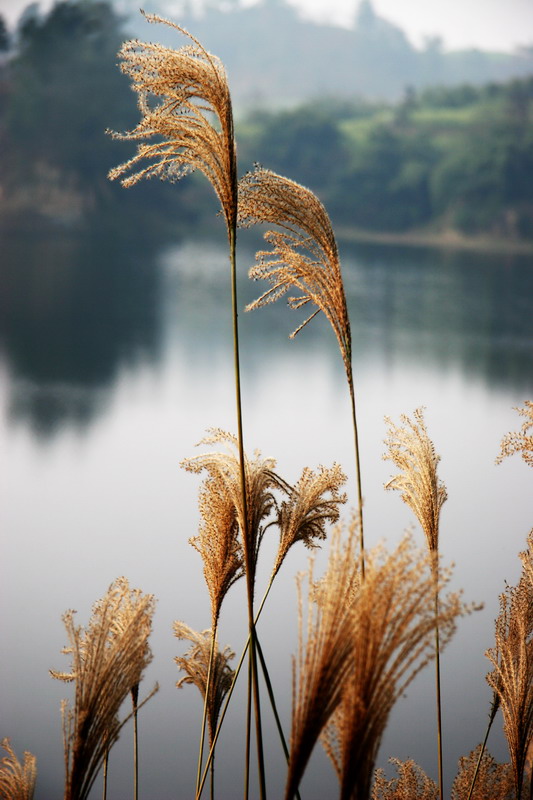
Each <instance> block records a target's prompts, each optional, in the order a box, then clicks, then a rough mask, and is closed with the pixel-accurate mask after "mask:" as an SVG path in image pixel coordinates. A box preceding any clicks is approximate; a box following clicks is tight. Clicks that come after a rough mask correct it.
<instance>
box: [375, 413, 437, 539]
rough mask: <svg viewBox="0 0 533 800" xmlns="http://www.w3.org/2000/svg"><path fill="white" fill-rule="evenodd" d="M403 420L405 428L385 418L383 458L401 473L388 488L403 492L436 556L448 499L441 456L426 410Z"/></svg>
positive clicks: (403, 415) (387, 484)
mask: <svg viewBox="0 0 533 800" xmlns="http://www.w3.org/2000/svg"><path fill="white" fill-rule="evenodd" d="M400 419H401V422H402V423H403V426H399V425H395V424H394V423H393V422H392V420H391V419H389V417H385V422H386V423H387V425H388V428H389V430H388V437H387V439H386V440H385V444H386V445H387V448H388V450H387V452H386V453H385V454H384V456H383V458H384V459H385V460H389V461H392V462H393V464H394V465H395V466H396V467H397V468H398V469H399V470H400V472H399V473H398V474H397V475H395V476H394V477H393V478H391V479H390V481H388V483H386V484H385V488H386V489H397V490H398V491H400V492H401V498H402V500H403V501H404V503H406V504H407V505H408V506H409V508H410V509H411V510H412V511H413V512H414V514H415V516H416V518H417V519H418V521H419V523H420V525H421V526H422V530H423V531H424V533H425V535H426V540H427V544H428V548H429V550H430V551H431V552H432V553H435V554H436V553H437V552H438V549H439V518H440V511H441V508H442V506H443V503H444V502H445V501H446V499H447V496H448V494H447V491H446V487H445V485H444V483H443V482H442V481H441V480H440V479H439V478H438V476H437V465H438V463H439V461H440V456H438V455H437V454H436V452H435V447H434V445H433V442H432V441H431V439H430V438H429V436H428V432H427V429H426V424H425V422H424V413H423V409H422V408H418V409H416V411H415V412H414V414H413V418H412V419H409V417H407V416H406V415H405V414H402V416H401V418H400Z"/></svg>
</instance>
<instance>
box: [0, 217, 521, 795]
mask: <svg viewBox="0 0 533 800" xmlns="http://www.w3.org/2000/svg"><path fill="white" fill-rule="evenodd" d="M256 244H257V240H255V239H253V238H252V236H251V235H249V234H248V233H246V235H245V234H243V235H242V236H241V239H240V246H239V274H240V276H241V277H240V279H239V283H240V286H239V293H240V306H241V308H243V307H244V305H245V304H246V302H249V301H250V300H251V299H253V298H254V297H255V296H257V295H258V294H259V293H260V292H261V291H262V287H261V286H260V285H256V284H253V283H252V282H250V281H248V279H247V277H246V274H247V268H248V267H249V266H251V264H252V263H253V261H254V253H255V249H256ZM340 251H341V258H342V264H343V273H344V279H345V287H346V293H347V298H348V305H349V310H350V315H351V322H352V336H353V349H354V358H353V363H354V372H355V382H356V392H357V399H358V415H359V427H360V439H361V448H362V451H361V463H362V479H363V493H364V497H365V515H366V517H365V518H366V531H365V535H366V541H367V544H368V546H370V547H372V546H374V545H375V544H377V543H378V542H380V541H383V540H385V541H386V542H387V543H388V544H389V545H391V546H393V545H395V544H396V543H397V542H398V541H399V539H400V538H401V536H402V535H403V532H404V530H405V529H406V528H408V527H409V526H410V525H412V526H413V528H414V531H415V536H416V537H417V538H418V539H419V541H420V544H421V545H423V543H424V542H423V537H422V533H421V531H420V529H419V527H418V526H417V525H416V524H415V521H414V519H413V516H412V514H411V513H410V512H409V509H407V507H406V506H404V505H403V504H402V502H401V499H400V498H399V496H398V494H397V493H393V492H385V491H384V490H383V484H384V483H385V482H386V481H387V479H388V478H389V477H390V475H391V474H392V472H393V468H392V465H391V464H390V462H385V461H383V460H382V453H383V450H384V445H383V439H384V437H385V425H384V416H385V415H388V416H390V417H392V418H393V419H394V420H395V421H397V420H398V418H399V416H400V414H402V413H407V414H412V412H413V411H414V409H416V408H418V407H420V406H425V408H426V412H425V416H426V422H427V426H428V430H429V433H430V436H431V437H432V439H433V441H434V442H435V445H436V449H437V452H438V453H439V454H440V455H441V462H440V465H439V468H440V476H441V478H442V479H443V480H444V481H445V483H446V485H447V488H448V494H449V499H448V501H447V503H446V504H445V506H444V508H443V512H442V518H441V534H440V535H441V540H440V541H441V549H442V553H443V557H444V561H445V563H450V562H455V565H456V566H455V572H454V579H453V587H454V588H458V587H462V588H463V589H464V597H465V599H466V600H468V601H476V602H483V603H484V604H485V606H484V609H483V610H482V611H479V612H477V613H475V614H472V615H471V616H469V617H466V618H464V619H462V620H460V622H459V626H458V632H457V634H456V637H455V639H454V640H453V642H452V643H451V644H450V645H449V647H448V648H447V650H446V651H445V652H444V655H443V657H442V681H443V723H444V758H445V765H446V787H445V794H448V796H449V791H450V787H451V781H452V779H453V775H454V774H455V771H456V765H457V760H458V758H459V757H460V756H461V755H467V754H468V753H469V752H470V751H471V750H472V749H473V748H474V747H475V746H476V745H477V744H478V743H479V742H480V741H481V740H482V738H483V735H484V732H485V727H486V722H487V714H488V710H489V704H490V698H491V693H490V690H489V687H488V685H487V684H486V681H485V675H486V673H487V671H488V670H489V662H488V660H487V659H486V657H485V655H484V652H485V650H486V649H487V648H488V647H490V646H492V644H493V623H494V619H495V617H496V615H497V613H498V595H499V594H500V593H501V592H502V591H503V589H504V587H505V582H506V581H507V582H509V583H511V584H512V583H515V582H516V581H517V579H518V576H519V572H520V561H519V558H518V553H519V551H520V550H523V549H524V548H525V544H526V537H527V534H528V532H529V531H530V529H531V527H532V525H533V506H532V502H531V499H532V481H533V473H532V471H531V469H530V468H528V467H527V465H526V464H525V463H524V462H523V461H522V460H521V459H520V458H519V457H518V456H513V457H512V458H509V459H506V461H504V462H503V464H501V465H500V466H495V464H494V459H495V457H496V455H497V453H498V451H499V443H500V441H501V438H502V436H503V435H504V434H505V433H506V432H508V431H511V430H517V429H518V428H519V426H520V424H521V422H522V418H521V417H520V416H519V415H518V414H517V413H516V411H514V410H513V407H516V406H522V405H523V404H524V401H525V400H527V399H533V369H532V368H533V259H532V257H531V256H527V255H513V254H502V253H490V252H489V253H474V252H458V251H452V250H442V251H439V250H430V249H415V248H392V247H383V246H377V245H374V246H372V245H364V246H363V245H354V244H350V245H348V244H344V243H343V242H340ZM1 252H2V258H1V263H0V271H1V273H0V280H1V288H0V312H1V313H0V335H1V350H0V431H1V432H0V437H1V444H0V447H1V454H2V455H1V459H2V465H3V468H2V501H1V504H0V521H1V532H2V533H1V554H0V563H1V583H0V587H1V588H0V598H1V608H2V613H1V622H0V633H1V641H2V654H1V660H0V687H1V688H0V704H1V711H0V720H1V722H0V737H3V736H9V737H10V738H11V740H12V744H13V745H14V747H15V749H16V751H17V754H18V755H19V757H21V758H22V754H23V751H24V750H30V751H31V752H33V753H34V754H36V755H37V759H38V780H37V793H36V798H37V800H52V799H53V798H60V797H61V796H62V786H63V755H62V741H61V721H60V701H61V698H62V697H71V696H72V687H70V686H69V685H67V684H60V683H59V682H57V681H53V680H52V679H51V678H50V676H49V672H48V671H49V669H51V668H52V669H57V670H67V669H68V666H69V657H68V656H66V655H62V654H61V650H62V648H63V647H64V646H65V645H66V643H67V642H66V635H65V631H64V628H63V625H62V621H61V616H62V614H63V613H64V612H65V611H66V610H67V609H76V610H77V612H78V614H77V621H78V622H79V623H80V624H86V622H87V621H88V618H89V614H90V609H91V606H92V604H93V602H94V601H95V600H97V599H98V598H100V597H102V596H103V594H104V593H105V592H106V590H107V588H108V586H109V584H110V583H111V582H112V581H113V580H114V579H115V578H116V577H118V576H120V575H125V576H126V577H127V578H128V579H129V581H130V584H131V585H132V586H134V587H139V588H141V589H142V590H143V591H144V592H148V593H153V594H154V595H155V596H156V597H157V601H158V602H157V611H156V616H155V624H154V632H153V636H152V640H151V643H152V650H153V653H154V659H153V662H152V664H151V665H150V667H149V669H148V672H147V675H146V678H145V681H144V683H143V685H142V687H141V696H142V695H144V694H147V693H148V692H149V691H150V689H151V688H152V686H153V684H154V683H155V682H156V681H158V682H159V684H160V687H161V688H160V691H159V693H158V694H157V695H156V696H155V697H154V698H153V699H152V700H151V701H150V702H149V703H148V705H147V706H146V707H145V708H144V709H143V710H142V712H141V715H140V752H141V755H140V797H141V798H143V797H144V798H150V800H171V798H178V799H181V798H187V797H192V794H193V786H194V778H195V770H196V758H197V741H198V730H199V722H200V713H201V703H200V698H199V693H198V691H197V689H196V688H195V687H191V686H188V687H185V688H183V689H180V690H178V689H176V688H175V682H176V680H177V679H178V677H180V675H179V673H178V669H177V667H176V665H175V663H174V661H173V659H174V657H175V656H176V655H177V654H180V653H182V652H183V651H184V649H186V648H185V646H184V643H183V642H179V641H177V640H176V639H175V638H174V637H173V635H172V622H173V620H176V619H180V620H183V621H185V622H186V623H187V624H189V625H190V626H192V627H193V628H195V629H198V630H202V629H205V628H207V627H208V626H209V624H210V607H209V600H208V594H207V591H206V588H205V584H204V581H203V574H202V564H201V562H200V558H199V556H198V554H197V553H196V551H195V550H193V548H192V547H191V546H190V545H189V544H188V539H189V537H191V536H194V535H195V533H196V531H197V526H198V519H199V514H198V508H197V492H198V488H199V485H200V477H199V476H195V475H191V474H189V473H187V472H185V471H184V470H183V469H182V468H181V467H180V462H181V461H182V459H184V458H187V457H189V456H192V455H194V454H195V453H196V452H198V450H196V449H195V445H196V444H197V443H198V442H199V440H200V439H202V437H203V436H204V435H205V432H206V430H207V429H208V428H210V427H219V428H222V429H224V430H228V431H231V432H235V430H236V423H235V412H234V384H233V371H232V370H233V355H232V339H231V317H230V296H229V280H228V273H229V270H228V260H227V252H226V248H225V234H224V232H223V230H222V229H221V231H220V235H219V236H218V237H217V235H216V234H215V235H214V236H213V238H212V239H209V238H201V239H200V238H199V239H195V238H193V237H191V239H190V240H186V241H182V242H179V243H174V244H171V245H168V246H165V247H161V248H159V249H150V248H148V246H147V247H144V248H143V247H140V246H138V245H135V246H133V247H128V246H127V245H125V244H124V243H123V242H117V241H115V242H110V241H105V240H104V241H99V240H90V241H86V240H79V239H72V238H68V237H65V236H59V235H58V236H55V237H50V236H49V237H41V238H36V237H28V236H26V237H22V236H21V237H19V238H14V237H12V238H8V237H4V239H3V241H2V242H1ZM300 321H301V318H300V317H299V316H298V314H297V313H296V312H294V311H291V310H290V309H288V308H287V307H286V305H285V303H284V302H283V301H282V302H279V303H277V304H275V305H272V306H270V307H268V308H266V309H262V310H259V311H255V312H253V313H249V314H244V313H242V314H241V315H240V325H241V344H242V353H241V359H242V395H243V406H244V435H245V444H246V449H247V450H248V452H250V453H251V452H253V451H254V450H255V449H258V450H260V451H261V453H262V454H263V455H264V456H272V457H274V458H275V459H276V461H277V468H278V471H279V473H280V474H281V475H282V476H283V477H284V478H285V479H286V480H288V481H290V482H295V481H296V480H297V479H298V477H299V475H300V473H301V471H302V469H303V467H304V466H309V467H312V468H315V467H317V466H318V465H320V464H324V465H326V466H328V465H331V464H332V463H333V462H334V461H337V462H339V463H340V464H341V465H342V467H343V468H344V470H345V472H346V473H347V476H348V483H347V491H348V494H349V505H350V506H353V505H354V504H355V481H354V466H353V454H352V438H351V427H350V425H351V421H350V410H349V399H348V393H347V389H346V383H345V376H344V371H343V365H342V360H341V358H340V354H339V352H338V348H337V344H336V340H335V338H334V336H333V333H332V331H331V329H330V328H329V325H328V323H327V322H326V321H325V320H324V319H322V318H321V317H320V316H319V317H317V318H315V319H314V320H313V321H312V323H311V324H310V325H309V326H308V327H307V328H306V329H305V330H303V331H302V332H301V333H300V334H299V335H298V336H297V337H296V339H295V340H293V341H290V340H289V339H288V334H289V333H290V332H291V331H292V330H293V329H294V328H295V327H297V325H298V324H299V322H300ZM343 513H344V516H345V518H348V517H349V508H346V510H345V511H344V512H343ZM275 549H276V542H275V541H270V540H269V539H268V537H266V539H265V544H264V548H263V551H262V555H261V558H260V570H259V578H258V589H257V596H258V597H260V596H262V590H263V587H264V585H265V581H266V578H267V576H268V574H269V572H270V568H271V564H272V559H273V556H274V553H275ZM327 552H328V545H327V543H326V545H325V547H324V548H323V550H322V551H321V552H320V553H319V555H318V558H317V566H316V570H317V574H319V572H320V570H321V569H322V568H323V566H324V564H325V559H326V557H327ZM307 563H308V552H307V551H306V550H305V549H304V548H302V547H294V548H293V549H292V550H291V552H290V555H289V557H288V558H287V560H286V562H285V564H284V567H283V569H282V572H281V574H280V576H279V579H278V581H277V585H276V584H275V585H274V589H273V591H272V594H271V597H270V598H269V602H268V604H267V605H266V607H265V610H264V612H263V615H262V618H261V621H260V624H259V636H260V638H261V641H262V644H263V649H264V651H265V653H266V654H267V660H268V663H269V667H270V670H271V676H272V680H273V684H274V688H275V691H276V694H277V697H278V700H279V706H280V708H281V710H282V716H283V721H284V723H285V726H286V728H287V731H289V727H290V725H289V720H290V705H291V670H292V666H291V657H292V655H293V654H295V653H296V637H297V597H296V587H295V580H294V578H295V575H296V574H297V573H298V572H299V571H301V570H304V569H306V567H307ZM245 620H246V603H245V595H244V584H243V583H242V582H241V583H238V584H237V585H236V586H234V587H233V588H232V589H231V591H230V593H229V595H228V597H227V599H226V601H225V603H224V605H223V607H222V619H221V629H220V635H219V639H220V643H221V645H225V644H229V645H231V647H232V649H234V650H235V651H236V652H237V653H238V654H239V653H240V651H241V648H242V645H243V643H244V638H245ZM240 683H242V684H243V685H244V682H243V681H241V682H240ZM243 685H241V687H240V690H239V692H238V696H237V698H236V702H235V703H234V705H233V706H232V710H231V712H230V714H229V717H228V720H227V727H225V733H223V735H222V737H221V741H220V745H219V749H218V751H217V797H219V798H221V800H233V798H237V797H239V796H241V795H242V787H243V753H244V701H243V696H244V688H243ZM433 687H434V672H433V668H432V667H429V668H428V669H427V670H426V671H425V672H423V673H422V674H421V675H419V676H418V678H417V679H416V680H415V681H414V683H413V684H412V685H411V686H410V687H409V689H408V691H407V694H406V697H405V698H402V699H401V700H400V701H399V702H398V704H397V706H396V707H395V709H394V711H393V714H392V717H391V720H390V724H389V726H388V729H387V732H386V735H385V738H384V741H383V743H382V747H381V751H380V757H379V764H380V765H381V766H386V765H387V760H388V758H389V757H391V756H394V757H398V758H401V759H405V758H408V757H411V758H414V759H415V760H416V761H417V762H418V763H419V764H420V765H421V766H422V767H423V768H424V769H425V770H426V771H427V772H428V773H429V774H430V775H431V776H432V777H435V776H436V743H435V709H434V688H433ZM264 715H265V723H264V724H265V729H266V747H267V764H268V776H267V781H268V791H269V796H270V797H273V798H276V797H277V798H279V797H280V796H282V789H283V785H284V779H285V767H284V764H283V756H282V752H281V748H280V746H279V743H278V740H277V734H276V733H275V730H274V725H273V721H272V718H271V714H270V711H269V708H268V707H267V700H266V698H265V702H264ZM131 736H132V734H131V728H129V727H126V728H125V729H124V730H123V732H122V735H121V739H120V741H119V743H118V745H117V747H116V748H115V750H113V753H112V756H111V760H110V768H109V781H110V784H109V791H108V797H110V798H117V800H124V798H127V797H130V796H131V795H132V791H131V785H132V779H131V767H130V765H131V758H130V749H131ZM489 750H490V751H491V752H492V754H493V755H494V756H495V757H497V758H498V759H499V760H507V758H508V756H507V752H506V746H505V742H504V739H503V736H502V733H501V718H500V717H498V718H497V722H496V724H495V726H494V731H493V733H492V734H491V738H490V739H489ZM253 785H254V793H253V794H252V796H253V797H255V796H256V795H255V784H253ZM336 791H337V790H336V778H335V775H334V773H333V770H332V768H331V766H330V764H329V762H328V760H327V758H326V757H325V756H324V754H323V752H322V751H321V748H320V746H318V747H317V748H316V752H315V755H314V757H313V760H312V762H311V764H310V766H309V769H308V773H307V776H306V779H305V780H304V782H303V784H302V797H304V798H307V800H323V798H326V797H335V796H336ZM93 796H94V797H100V796H101V783H100V779H98V780H97V782H96V784H95V788H94V790H93Z"/></svg>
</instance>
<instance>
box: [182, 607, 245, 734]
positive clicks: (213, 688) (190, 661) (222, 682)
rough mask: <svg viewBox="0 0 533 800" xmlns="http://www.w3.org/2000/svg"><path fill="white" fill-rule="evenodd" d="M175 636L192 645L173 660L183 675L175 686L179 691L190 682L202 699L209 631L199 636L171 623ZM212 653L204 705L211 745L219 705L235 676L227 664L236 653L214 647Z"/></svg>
mask: <svg viewBox="0 0 533 800" xmlns="http://www.w3.org/2000/svg"><path fill="white" fill-rule="evenodd" d="M174 635H175V636H176V637H177V638H178V639H187V640H188V641H190V642H191V647H190V648H189V650H187V652H186V653H185V654H184V655H182V656H176V658H175V659H174V661H175V662H176V664H177V665H178V667H179V668H180V670H183V672H185V676H184V677H183V678H180V680H179V681H177V683H176V686H177V687H178V689H179V688H181V687H182V686H183V685H184V684H186V683H192V684H194V685H195V686H196V687H197V688H198V689H199V691H200V693H201V695H202V698H203V699H204V700H205V694H206V687H207V677H208V674H209V659H210V653H211V648H212V632H211V631H210V630H205V631H202V632H201V633H199V632H197V631H194V630H193V629H192V628H190V627H189V626H188V625H186V624H185V623H184V622H180V621H176V622H175V623H174ZM214 650H215V655H214V659H213V663H212V666H211V675H210V678H209V683H210V689H209V698H208V704H207V724H208V727H209V740H210V743H212V742H213V737H214V735H215V731H216V726H217V721H218V717H219V714H220V709H221V706H222V702H223V700H224V698H225V696H226V694H227V693H228V691H229V690H230V687H231V684H232V681H233V676H234V674H235V672H234V670H233V669H232V668H231V667H230V665H229V661H230V660H231V659H232V658H234V657H235V653H233V652H232V650H231V649H230V648H229V647H225V648H224V650H219V649H218V648H217V647H216V644H215V648H214Z"/></svg>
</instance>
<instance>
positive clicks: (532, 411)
mask: <svg viewBox="0 0 533 800" xmlns="http://www.w3.org/2000/svg"><path fill="white" fill-rule="evenodd" d="M515 411H518V413H519V414H520V415H521V416H522V417H525V418H526V421H525V422H524V424H523V425H522V427H521V429H520V433H508V434H506V436H504V437H503V439H502V442H501V451H500V454H499V455H498V457H497V459H496V463H497V464H500V463H501V462H502V461H503V459H504V458H505V457H506V456H512V455H513V453H521V454H522V458H523V459H524V461H525V462H526V464H529V466H530V467H533V435H532V433H533V401H531V400H526V402H525V404H524V408H517V409H515Z"/></svg>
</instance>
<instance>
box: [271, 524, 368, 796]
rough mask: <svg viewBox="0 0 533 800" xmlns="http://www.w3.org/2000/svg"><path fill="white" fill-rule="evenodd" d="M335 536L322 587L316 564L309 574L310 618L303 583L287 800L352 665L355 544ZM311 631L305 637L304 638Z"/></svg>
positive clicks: (301, 587)
mask: <svg viewBox="0 0 533 800" xmlns="http://www.w3.org/2000/svg"><path fill="white" fill-rule="evenodd" d="M340 536H341V531H340V528H337V529H336V530H335V531H334V534H333V538H332V544H331V549H330V555H329V561H328V568H327V570H326V573H325V575H324V576H323V578H322V579H321V581H320V582H319V583H318V584H317V583H316V582H315V580H314V575H313V560H312V559H311V563H310V568H309V571H308V573H307V579H308V601H307V616H306V619H304V612H303V596H302V595H303V585H302V583H303V577H304V576H299V578H298V581H297V586H298V609H299V635H298V656H297V658H296V659H294V660H293V701H292V728H291V740H290V758H289V770H288V775H287V784H286V791H285V800H292V798H293V797H294V795H295V793H296V790H297V789H298V785H299V783H300V780H301V778H302V775H303V773H304V770H305V767H306V765H307V762H308V761H309V758H310V756H311V753H312V750H313V748H314V746H315V744H316V741H317V739H318V737H319V736H320V733H321V731H322V730H323V728H324V726H325V725H326V723H327V721H328V719H329V718H330V717H331V715H332V713H333V712H334V710H335V708H336V707H337V705H338V704H339V702H340V699H341V694H342V689H343V684H344V680H345V678H346V675H347V673H348V671H349V669H350V667H351V664H352V656H353V637H352V635H351V629H352V616H353V610H352V605H353V604H352V597H353V593H354V584H357V582H358V580H359V578H358V575H357V569H356V560H355V540H354V537H352V536H350V537H349V538H348V540H347V541H346V543H345V544H344V545H342V544H341V540H340ZM304 631H305V632H304Z"/></svg>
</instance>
